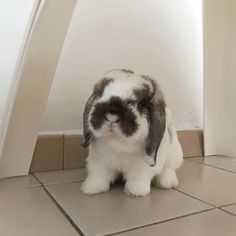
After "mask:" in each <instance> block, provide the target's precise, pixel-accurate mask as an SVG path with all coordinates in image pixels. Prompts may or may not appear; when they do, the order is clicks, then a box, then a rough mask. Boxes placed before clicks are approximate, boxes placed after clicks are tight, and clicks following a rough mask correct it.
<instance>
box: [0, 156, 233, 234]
mask: <svg viewBox="0 0 236 236" xmlns="http://www.w3.org/2000/svg"><path fill="white" fill-rule="evenodd" d="M85 176H86V172H85V170H84V169H76V170H67V171H53V172H40V173H34V176H32V175H30V176H28V177H18V178H11V179H5V180H0V235H4V236H12V235H17V236H21V235H22V236H23V235H24V236H28V235H30V236H34V235H42V236H54V235H56V236H59V235H63V236H73V235H88V236H90V235H111V234H116V235H121V236H122V235H124V236H125V235H134V236H143V235H154V236H155V235H160V236H162V235H164V236H169V235H177V236H178V235H181V236H189V235H191V236H192V235H194V236H195V235H196V236H197V235H201V236H205V235H206V236H211V235H214V236H218V235H219V236H222V235H224V236H230V235H232V236H234V235H236V159H233V158H227V157H207V158H204V159H203V158H198V157H196V158H188V159H187V160H185V161H184V164H183V166H182V167H181V168H180V169H179V170H178V176H179V181H180V185H179V187H178V188H177V189H173V190H160V189H156V188H153V189H152V192H151V194H149V195H148V196H146V197H144V198H133V197H130V196H127V195H126V194H125V193H123V186H122V185H121V184H118V185H115V186H113V187H112V189H111V191H109V192H107V193H102V194H98V195H94V196H85V195H83V194H82V193H81V191H80V186H81V183H82V181H83V180H84V178H85Z"/></svg>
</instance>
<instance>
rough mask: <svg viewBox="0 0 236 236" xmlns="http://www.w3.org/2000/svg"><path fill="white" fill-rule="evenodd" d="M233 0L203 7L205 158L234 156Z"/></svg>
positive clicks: (235, 20) (235, 23) (235, 73)
mask: <svg viewBox="0 0 236 236" xmlns="http://www.w3.org/2000/svg"><path fill="white" fill-rule="evenodd" d="M235 12H236V1H232V0H224V1H221V0H208V1H205V5H204V95H205V99H204V127H205V130H204V134H205V135H204V140H205V145H204V147H205V154H206V155H228V156H234V157H236V145H235V141H236V123H235V121H236V93H235V89H236V78H235V77H236V47H235V42H236V28H235V26H236V15H235Z"/></svg>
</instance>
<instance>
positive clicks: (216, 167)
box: [207, 162, 236, 174]
mask: <svg viewBox="0 0 236 236" xmlns="http://www.w3.org/2000/svg"><path fill="white" fill-rule="evenodd" d="M227 163H229V162H227ZM216 165H217V164H216ZM207 166H210V167H213V168H215V169H218V170H223V171H226V172H230V173H233V174H236V173H235V172H234V171H231V170H226V169H223V168H220V167H218V166H212V165H207Z"/></svg>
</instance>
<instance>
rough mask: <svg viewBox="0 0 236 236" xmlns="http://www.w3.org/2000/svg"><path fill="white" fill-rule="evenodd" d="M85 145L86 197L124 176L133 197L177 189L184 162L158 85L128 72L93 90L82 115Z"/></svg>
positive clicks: (115, 73) (116, 72)
mask: <svg viewBox="0 0 236 236" xmlns="http://www.w3.org/2000/svg"><path fill="white" fill-rule="evenodd" d="M83 118H84V142H83V145H84V146H85V147H86V146H89V156H88V158H87V170H88V176H87V178H86V180H85V182H84V183H83V185H82V191H83V193H85V194H95V193H100V192H105V191H108V190H109V188H110V185H111V183H113V182H114V181H115V180H116V178H117V176H119V175H120V174H122V176H123V179H124V181H125V187H124V191H125V192H126V193H128V194H130V195H133V196H144V195H146V194H148V193H149V192H150V189H151V184H153V186H157V187H161V188H166V189H169V188H173V187H176V186H177V185H178V179H177V176H176V172H175V171H176V169H177V168H178V167H180V165H181V163H182V160H183V153H182V149H181V146H180V143H179V140H178V137H177V134H176V130H175V127H174V125H173V121H172V117H171V112H170V110H169V109H168V107H167V106H166V102H165V100H164V97H163V93H162V91H161V89H160V87H159V85H158V83H157V82H156V80H154V79H152V78H150V77H149V76H146V75H137V74H135V73H134V72H132V71H130V70H113V71H109V72H107V73H106V74H104V75H103V76H102V78H101V79H100V80H99V81H98V82H97V84H96V85H95V87H94V89H93V92H92V95H91V96H90V97H89V99H88V101H87V103H86V106H85V110H84V117H83Z"/></svg>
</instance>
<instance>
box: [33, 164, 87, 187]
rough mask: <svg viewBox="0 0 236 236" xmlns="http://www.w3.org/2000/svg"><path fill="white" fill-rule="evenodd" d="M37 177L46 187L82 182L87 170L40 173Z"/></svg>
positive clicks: (36, 174)
mask: <svg viewBox="0 0 236 236" xmlns="http://www.w3.org/2000/svg"><path fill="white" fill-rule="evenodd" d="M35 176H36V177H37V178H38V179H39V180H40V181H41V182H42V183H43V184H45V185H49V184H58V183H66V182H75V181H82V180H84V179H85V177H86V169H85V168H81V169H73V170H59V171H48V172H38V173H35Z"/></svg>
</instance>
